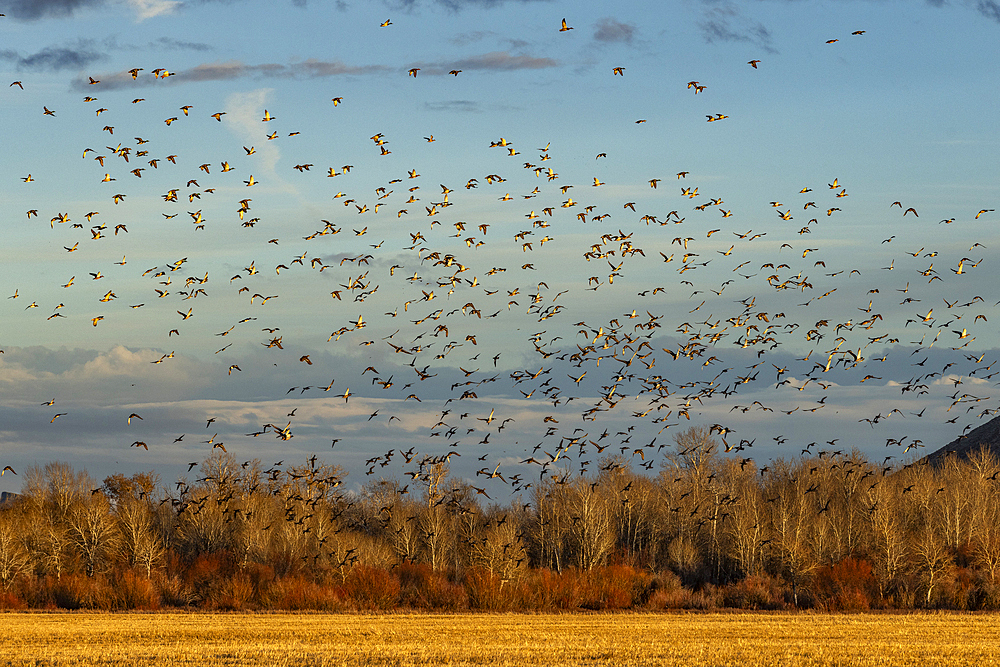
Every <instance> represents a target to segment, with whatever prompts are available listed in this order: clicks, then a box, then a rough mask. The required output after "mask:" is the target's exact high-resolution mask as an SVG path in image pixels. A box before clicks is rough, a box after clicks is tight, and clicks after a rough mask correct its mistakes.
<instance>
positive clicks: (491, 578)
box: [465, 567, 510, 611]
mask: <svg viewBox="0 0 1000 667" xmlns="http://www.w3.org/2000/svg"><path fill="white" fill-rule="evenodd" d="M505 583H506V582H504V581H503V580H501V579H500V577H498V576H496V575H495V574H493V573H492V572H490V571H489V570H487V569H485V568H480V567H474V568H471V569H470V570H468V571H467V572H466V573H465V592H466V593H467V594H468V596H469V608H470V609H479V610H481V611H505V610H507V609H509V607H510V596H508V595H507V594H506V591H505V590H504V584H505Z"/></svg>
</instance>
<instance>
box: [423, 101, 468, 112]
mask: <svg viewBox="0 0 1000 667" xmlns="http://www.w3.org/2000/svg"><path fill="white" fill-rule="evenodd" d="M424 107H425V108H426V109H429V110H430V111H463V112H465V113H479V112H480V111H482V109H481V108H480V106H479V103H478V102H474V101H472V100H447V101H444V102H424Z"/></svg>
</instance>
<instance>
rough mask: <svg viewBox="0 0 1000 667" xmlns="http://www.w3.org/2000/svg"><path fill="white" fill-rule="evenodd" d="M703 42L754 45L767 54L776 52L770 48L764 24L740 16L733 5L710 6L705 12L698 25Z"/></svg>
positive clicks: (768, 36) (769, 34)
mask: <svg viewBox="0 0 1000 667" xmlns="http://www.w3.org/2000/svg"><path fill="white" fill-rule="evenodd" d="M699 27H700V28H701V31H702V34H703V35H704V37H705V41H706V42H708V43H710V44H711V43H712V42H748V43H751V44H756V45H757V46H759V47H760V48H762V49H764V51H766V52H768V53H776V52H777V51H776V50H775V49H774V47H772V46H771V32H770V31H769V30H768V29H767V27H766V26H764V24H762V23H759V22H755V21H751V20H750V19H748V18H745V17H744V16H743V15H742V14H740V10H739V9H738V8H737V7H736V5H733V4H725V5H717V6H712V7H710V8H709V9H707V10H706V11H705V19H704V20H703V21H702V22H701V23H700V24H699Z"/></svg>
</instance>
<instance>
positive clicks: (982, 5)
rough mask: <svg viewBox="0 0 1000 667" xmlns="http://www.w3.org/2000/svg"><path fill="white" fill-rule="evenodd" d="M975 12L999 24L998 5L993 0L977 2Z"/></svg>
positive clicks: (999, 10)
mask: <svg viewBox="0 0 1000 667" xmlns="http://www.w3.org/2000/svg"><path fill="white" fill-rule="evenodd" d="M976 11H977V12H979V13H980V14H982V15H983V16H985V17H986V18H988V19H990V20H991V21H996V22H997V23H1000V4H997V3H996V2H994V0H979V2H977V3H976Z"/></svg>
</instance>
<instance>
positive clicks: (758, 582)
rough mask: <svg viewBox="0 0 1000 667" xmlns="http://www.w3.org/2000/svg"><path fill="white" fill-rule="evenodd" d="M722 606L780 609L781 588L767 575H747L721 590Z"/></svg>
mask: <svg viewBox="0 0 1000 667" xmlns="http://www.w3.org/2000/svg"><path fill="white" fill-rule="evenodd" d="M721 598H722V599H721V602H722V605H723V606H724V607H736V608H738V609H781V608H782V607H783V606H784V601H783V595H782V591H781V589H780V588H779V587H778V585H777V584H776V583H775V581H774V580H773V579H771V578H770V577H767V576H762V575H759V576H749V577H746V578H744V579H741V580H740V581H737V582H735V583H732V584H730V585H728V586H726V587H724V588H723V589H722V590H721Z"/></svg>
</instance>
